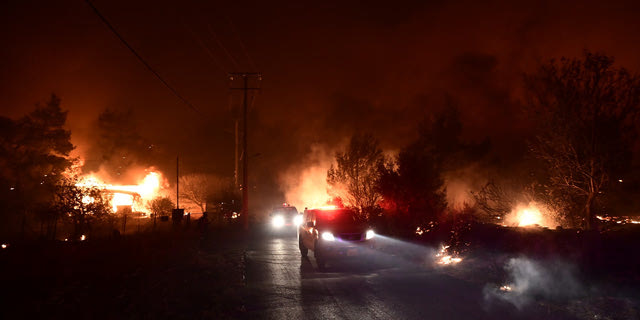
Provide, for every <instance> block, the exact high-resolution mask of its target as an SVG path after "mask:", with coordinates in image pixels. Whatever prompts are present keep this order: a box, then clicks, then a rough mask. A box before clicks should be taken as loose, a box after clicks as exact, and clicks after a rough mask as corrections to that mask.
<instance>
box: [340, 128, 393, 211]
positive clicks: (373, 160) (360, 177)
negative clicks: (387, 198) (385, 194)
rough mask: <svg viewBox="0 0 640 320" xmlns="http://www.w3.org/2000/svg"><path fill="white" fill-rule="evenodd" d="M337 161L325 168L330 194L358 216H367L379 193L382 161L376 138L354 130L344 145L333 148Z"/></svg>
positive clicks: (373, 206) (378, 198)
mask: <svg viewBox="0 0 640 320" xmlns="http://www.w3.org/2000/svg"><path fill="white" fill-rule="evenodd" d="M335 159H336V163H335V164H331V167H330V168H329V171H328V172H327V183H328V185H329V190H328V191H329V195H330V196H332V197H338V198H340V199H342V201H343V202H344V203H345V204H346V205H347V206H350V207H354V208H356V209H358V211H359V212H360V214H361V218H364V219H368V216H369V211H371V210H372V209H374V208H375V206H376V205H377V203H378V201H380V199H381V196H380V192H379V190H378V187H377V182H378V178H379V177H380V172H379V170H378V168H379V167H380V166H381V165H382V163H383V161H384V156H383V155H382V150H380V147H379V146H378V141H377V140H376V139H375V138H374V137H373V136H372V135H371V134H354V135H353V136H352V137H351V141H350V142H349V145H348V146H347V149H346V150H345V151H343V152H336V155H335Z"/></svg>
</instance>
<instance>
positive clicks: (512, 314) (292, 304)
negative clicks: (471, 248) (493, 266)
mask: <svg viewBox="0 0 640 320" xmlns="http://www.w3.org/2000/svg"><path fill="white" fill-rule="evenodd" d="M376 257H377V259H376V260H377V261H376V262H375V263H364V262H359V261H347V262H335V263H329V264H328V266H327V268H326V269H325V270H319V269H318V267H317V264H316V262H315V259H314V258H313V253H312V252H311V251H310V252H309V258H302V257H301V256H300V252H299V250H298V243H297V239H296V235H295V233H293V234H288V235H269V234H267V233H263V234H261V235H259V236H255V237H254V238H253V239H252V240H250V242H249V246H248V249H247V252H246V256H245V258H246V268H247V269H246V277H247V278H246V282H247V286H246V295H245V308H246V316H247V317H246V318H247V319H288V320H293V319H568V318H572V317H570V316H569V315H567V314H566V313H564V312H563V311H562V310H550V309H549V308H544V307H541V306H540V305H531V306H527V307H524V308H522V309H521V310H519V309H517V308H516V307H514V306H513V305H511V304H508V303H506V302H502V301H491V302H488V301H487V300H485V299H484V295H483V288H484V285H482V284H477V283H471V282H467V281H463V280H459V279H456V278H453V277H451V276H448V275H446V274H445V273H443V272H441V270H438V269H434V268H428V267H425V266H424V265H420V264H417V263H414V262H409V261H406V260H404V259H403V258H400V257H397V256H395V255H393V254H383V253H377V254H376Z"/></svg>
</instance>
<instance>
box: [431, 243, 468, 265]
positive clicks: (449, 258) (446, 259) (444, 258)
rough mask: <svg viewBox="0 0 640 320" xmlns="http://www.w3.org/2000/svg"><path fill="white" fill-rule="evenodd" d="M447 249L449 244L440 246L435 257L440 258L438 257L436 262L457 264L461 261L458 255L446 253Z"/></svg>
mask: <svg viewBox="0 0 640 320" xmlns="http://www.w3.org/2000/svg"><path fill="white" fill-rule="evenodd" d="M447 249H449V246H444V245H443V246H442V247H441V248H440V252H438V253H437V254H436V257H439V258H440V259H438V261H437V262H436V263H438V264H440V265H449V264H457V263H459V262H461V261H462V258H460V257H453V256H451V255H448V254H447Z"/></svg>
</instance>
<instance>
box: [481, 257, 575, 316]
mask: <svg viewBox="0 0 640 320" xmlns="http://www.w3.org/2000/svg"><path fill="white" fill-rule="evenodd" d="M505 271H506V272H507V273H508V275H509V278H508V282H507V283H506V284H504V285H501V286H500V287H496V286H495V285H489V284H488V285H486V286H485V287H484V289H483V294H484V300H485V302H487V303H489V304H490V303H491V302H492V301H495V300H499V301H505V302H508V303H510V304H512V305H514V306H515V307H516V308H518V309H519V310H521V309H522V308H524V307H525V306H527V305H529V304H530V303H532V302H534V301H535V300H536V299H546V300H564V299H569V298H574V297H578V296H580V295H583V294H584V292H585V288H584V286H583V285H582V284H581V283H580V282H579V281H578V279H577V275H576V273H577V271H576V269H575V267H574V266H572V265H570V264H567V263H565V262H562V261H536V260H532V259H528V258H526V257H521V258H511V259H509V261H508V262H507V264H506V266H505Z"/></svg>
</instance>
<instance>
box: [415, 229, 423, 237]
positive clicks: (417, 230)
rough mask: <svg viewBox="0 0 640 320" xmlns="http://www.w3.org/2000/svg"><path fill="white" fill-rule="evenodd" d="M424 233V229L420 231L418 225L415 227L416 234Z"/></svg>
mask: <svg viewBox="0 0 640 320" xmlns="http://www.w3.org/2000/svg"><path fill="white" fill-rule="evenodd" d="M423 233H424V231H422V229H420V227H418V228H416V234H417V235H419V236H421V235H422V234H423Z"/></svg>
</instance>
